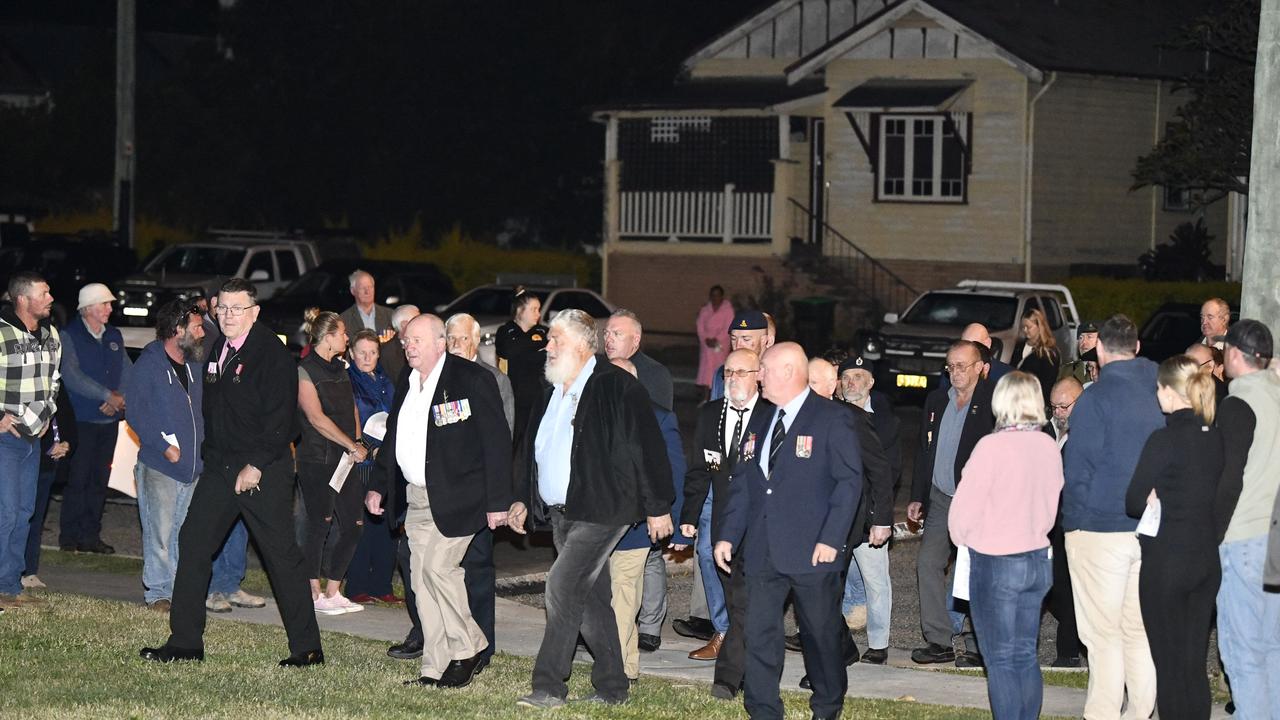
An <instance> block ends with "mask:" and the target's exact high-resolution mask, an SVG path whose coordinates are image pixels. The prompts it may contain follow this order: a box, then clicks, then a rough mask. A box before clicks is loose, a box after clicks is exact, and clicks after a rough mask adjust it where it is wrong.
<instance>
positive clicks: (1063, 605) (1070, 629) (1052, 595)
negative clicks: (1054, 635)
mask: <svg viewBox="0 0 1280 720" xmlns="http://www.w3.org/2000/svg"><path fill="white" fill-rule="evenodd" d="M1049 545H1050V547H1052V548H1053V587H1052V588H1051V589H1050V590H1049V612H1051V613H1053V617H1054V618H1056V619H1057V621H1058V641H1057V647H1058V657H1060V658H1078V657H1080V634H1079V631H1077V630H1076V605H1075V596H1074V595H1072V593H1071V574H1070V572H1069V571H1068V570H1067V548H1066V545H1065V544H1064V542H1063V533H1062V521H1061V519H1059V521H1058V523H1057V524H1055V525H1054V526H1053V529H1052V530H1050V531H1049Z"/></svg>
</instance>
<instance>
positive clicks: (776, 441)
mask: <svg viewBox="0 0 1280 720" xmlns="http://www.w3.org/2000/svg"><path fill="white" fill-rule="evenodd" d="M786 414H787V411H786V410H783V409H782V408H778V419H777V420H774V421H773V430H772V431H771V432H770V433H769V473H770V474H772V473H773V466H774V465H775V464H776V463H777V462H778V451H779V450H781V449H782V437H783V436H784V435H786V434H787V428H786V427H785V426H784V425H783V424H782V418H783V417H784V416H786Z"/></svg>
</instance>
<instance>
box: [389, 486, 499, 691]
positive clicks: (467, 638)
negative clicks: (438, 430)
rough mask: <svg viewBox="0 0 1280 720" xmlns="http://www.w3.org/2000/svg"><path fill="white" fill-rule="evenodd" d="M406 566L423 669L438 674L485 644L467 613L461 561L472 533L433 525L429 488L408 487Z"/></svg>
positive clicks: (423, 671)
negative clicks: (448, 533) (449, 533)
mask: <svg viewBox="0 0 1280 720" xmlns="http://www.w3.org/2000/svg"><path fill="white" fill-rule="evenodd" d="M408 499H409V512H408V514H407V515H406V516H405V521H404V528H405V534H406V535H407V537H408V538H409V569H410V574H411V575H412V576H413V577H412V584H413V592H414V594H415V595H417V600H418V617H419V618H420V619H421V620H422V674H423V676H425V677H429V678H434V679H436V680H439V679H440V675H441V674H442V673H443V672H444V670H445V668H446V667H448V665H449V662H450V661H452V660H465V659H467V658H469V657H472V656H474V655H476V654H478V653H479V652H480V651H481V650H483V649H485V647H487V646H488V644H489V641H488V640H485V637H484V633H483V632H481V631H480V626H478V625H476V622H475V620H474V619H472V617H471V609H470V606H469V605H468V604H467V586H466V583H465V582H464V573H463V570H462V568H461V567H459V563H461V562H462V556H463V555H465V554H466V552H467V546H468V545H470V544H471V538H473V537H475V536H474V535H465V536H463V537H456V538H451V537H445V536H444V535H441V534H440V530H439V528H437V527H436V522H435V518H434V517H433V516H432V514H431V506H430V505H429V504H428V502H427V491H426V489H425V488H420V487H418V486H416V485H409V486H408Z"/></svg>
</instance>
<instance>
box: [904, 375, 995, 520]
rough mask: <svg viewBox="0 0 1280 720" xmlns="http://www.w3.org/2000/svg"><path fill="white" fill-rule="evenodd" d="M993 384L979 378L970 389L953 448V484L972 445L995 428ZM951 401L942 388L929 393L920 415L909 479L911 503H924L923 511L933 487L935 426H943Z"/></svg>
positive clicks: (958, 479) (958, 481)
mask: <svg viewBox="0 0 1280 720" xmlns="http://www.w3.org/2000/svg"><path fill="white" fill-rule="evenodd" d="M995 385H996V384H995V382H994V381H992V380H990V379H989V378H979V380H978V385H977V387H975V388H974V389H973V399H972V400H971V401H970V402H969V412H968V414H967V415H965V418H964V426H963V427H962V428H961V430H960V445H959V447H958V448H957V449H956V466H955V473H956V484H957V485H959V483H960V471H961V470H963V469H964V464H965V463H967V462H969V455H970V453H972V452H973V446H975V445H977V444H978V441H979V440H981V439H982V438H983V436H984V435H986V434H987V433H989V432H991V428H992V427H993V426H994V425H995V421H996V420H995V415H993V414H992V412H991V393H992V391H993V390H994V389H995ZM949 402H951V398H950V397H948V396H947V391H946V390H943V389H941V388H939V389H937V390H934V391H933V392H931V393H929V397H927V398H925V401H924V410H923V412H921V413H920V419H921V426H920V451H919V453H918V454H917V455H916V466H915V472H914V474H913V476H912V479H911V501H912V502H918V503H923V504H924V506H925V510H926V511H927V510H928V507H929V488H931V487H933V459H934V457H935V455H936V454H937V451H938V427H939V426H940V425H941V424H942V413H943V412H945V411H946V409H947V403H949Z"/></svg>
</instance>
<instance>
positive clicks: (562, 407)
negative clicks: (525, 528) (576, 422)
mask: <svg viewBox="0 0 1280 720" xmlns="http://www.w3.org/2000/svg"><path fill="white" fill-rule="evenodd" d="M595 367H596V356H595V355H592V356H591V358H590V359H588V360H587V364H586V365H583V366H582V371H581V372H579V373H578V377H577V378H575V379H574V381H573V384H572V385H570V386H569V389H568V391H566V390H565V389H564V386H563V385H557V386H556V387H555V388H554V389H553V390H552V391H551V400H550V401H548V402H547V410H546V412H544V413H543V414H542V422H540V423H539V424H538V435H537V437H536V438H535V439H534V441H533V455H534V460H535V461H536V462H537V463H538V495H540V496H542V502H544V503H546V504H548V505H563V504H564V502H565V499H566V498H568V497H569V478H570V476H571V474H572V472H573V417H574V415H576V414H577V412H578V400H579V399H581V398H582V389H583V388H584V387H586V384H587V379H588V378H590V377H591V373H592V371H594V370H595Z"/></svg>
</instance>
